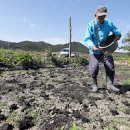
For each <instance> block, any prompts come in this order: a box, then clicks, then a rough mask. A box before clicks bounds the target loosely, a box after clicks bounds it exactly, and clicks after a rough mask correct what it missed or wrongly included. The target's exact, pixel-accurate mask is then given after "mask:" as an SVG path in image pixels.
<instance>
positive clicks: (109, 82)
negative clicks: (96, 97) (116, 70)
mask: <svg viewBox="0 0 130 130" xmlns="http://www.w3.org/2000/svg"><path fill="white" fill-rule="evenodd" d="M106 81H107V89H109V90H111V91H114V92H119V91H120V90H119V89H118V88H116V87H115V86H114V85H113V81H114V76H113V75H111V76H106Z"/></svg>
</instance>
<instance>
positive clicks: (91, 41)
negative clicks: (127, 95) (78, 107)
mask: <svg viewBox="0 0 130 130" xmlns="http://www.w3.org/2000/svg"><path fill="white" fill-rule="evenodd" d="M106 15H107V8H106V7H104V6H99V7H97V9H96V13H95V19H94V20H92V21H90V22H89V24H88V27H87V31H86V34H85V39H84V41H85V44H86V46H87V48H88V49H89V52H90V54H89V59H90V60H89V73H90V75H91V77H92V81H93V84H92V91H93V92H97V90H98V86H97V75H98V71H99V63H100V62H102V63H103V64H104V67H105V71H106V82H107V89H109V90H112V91H115V92H118V91H119V89H118V88H116V87H115V86H114V85H113V82H114V76H115V66H114V60H113V57H112V55H111V54H110V53H109V54H108V55H105V54H104V53H103V52H102V50H100V49H99V48H98V44H99V43H101V42H104V41H107V42H109V40H113V41H115V42H116V41H117V40H119V39H120V37H121V32H120V31H119V30H118V28H117V27H116V26H115V25H114V24H113V22H111V21H110V20H108V19H105V18H106ZM110 32H111V33H112V34H113V35H111V36H109V35H110Z"/></svg>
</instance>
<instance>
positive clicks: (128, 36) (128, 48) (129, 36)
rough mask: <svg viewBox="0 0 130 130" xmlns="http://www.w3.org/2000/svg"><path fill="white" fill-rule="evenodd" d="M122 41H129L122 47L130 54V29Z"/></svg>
mask: <svg viewBox="0 0 130 130" xmlns="http://www.w3.org/2000/svg"><path fill="white" fill-rule="evenodd" d="M122 43H127V44H126V45H124V46H122V47H120V49H123V50H126V51H128V53H129V54H130V31H129V32H128V33H127V34H126V36H125V37H124V39H123V40H122Z"/></svg>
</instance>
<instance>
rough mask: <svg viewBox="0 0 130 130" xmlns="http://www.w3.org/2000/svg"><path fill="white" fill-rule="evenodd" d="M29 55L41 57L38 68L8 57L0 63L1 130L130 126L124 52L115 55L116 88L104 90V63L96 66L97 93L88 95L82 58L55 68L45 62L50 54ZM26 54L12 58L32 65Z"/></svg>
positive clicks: (102, 129) (124, 129)
mask: <svg viewBox="0 0 130 130" xmlns="http://www.w3.org/2000/svg"><path fill="white" fill-rule="evenodd" d="M2 54H3V53H2ZM32 55H33V56H35V57H40V59H41V61H39V62H38V64H40V66H38V67H39V68H35V69H30V68H24V67H23V66H22V67H23V68H20V67H18V69H17V67H14V68H13V67H12V61H10V62H8V63H10V66H5V67H1V71H0V130H129V129H130V79H129V77H130V66H129V64H125V65H124V64H123V65H122V63H121V61H122V62H125V61H126V60H127V59H128V57H127V56H124V55H123V56H120V55H119V57H120V58H118V56H117V55H114V58H115V59H116V61H115V63H116V76H115V83H114V84H115V85H116V87H118V88H119V89H120V92H119V93H114V92H110V91H108V90H107V89H106V83H105V73H104V67H103V65H100V72H99V76H98V81H99V82H98V83H99V91H98V92H97V93H92V92H91V87H90V86H91V82H92V81H91V78H90V76H89V73H88V69H87V68H88V66H87V64H86V65H84V64H83V61H85V60H84V59H80V60H79V59H78V58H76V59H78V60H72V61H71V62H70V61H69V62H70V63H71V64H67V63H68V62H66V63H64V64H63V62H58V63H59V64H61V63H62V66H59V64H50V63H51V62H50V61H48V62H47V60H48V59H49V58H47V59H46V60H44V62H43V61H42V60H43V59H44V57H45V55H44V54H42V56H41V54H39V53H36V52H35V53H33V54H32ZM25 57H26V56H25ZM25 57H24V58H23V57H22V58H21V57H20V58H21V59H22V61H21V60H19V58H18V59H17V60H18V61H19V62H18V61H16V60H13V65H14V66H15V65H18V66H20V65H25V63H26V65H29V67H30V63H29V62H23V61H25V60H27V61H30V60H28V57H26V58H25ZM23 59H24V60H23ZM29 59H32V58H30V57H29ZM49 60H50V59H49ZM51 60H52V59H51ZM62 60H63V59H62ZM6 61H7V60H6ZM14 61H15V62H14ZM81 61H82V62H81ZM53 62H54V61H53ZM16 63H17V64H16ZM18 63H19V64H18ZM27 63H28V64H27ZM31 63H34V62H32V60H31ZM42 63H44V65H41V64H42ZM45 63H46V64H45ZM6 65H7V64H6ZM32 65H37V63H36V62H35V64H32Z"/></svg>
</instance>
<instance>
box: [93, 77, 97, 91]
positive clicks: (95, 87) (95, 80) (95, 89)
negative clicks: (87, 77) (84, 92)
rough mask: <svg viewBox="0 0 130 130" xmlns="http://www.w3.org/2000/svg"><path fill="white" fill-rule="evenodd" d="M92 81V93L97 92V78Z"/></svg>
mask: <svg viewBox="0 0 130 130" xmlns="http://www.w3.org/2000/svg"><path fill="white" fill-rule="evenodd" d="M92 80H93V84H92V86H91V87H92V90H91V91H92V92H97V90H98V86H97V77H92Z"/></svg>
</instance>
